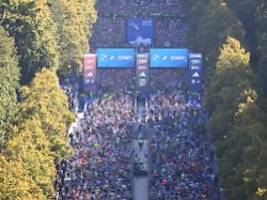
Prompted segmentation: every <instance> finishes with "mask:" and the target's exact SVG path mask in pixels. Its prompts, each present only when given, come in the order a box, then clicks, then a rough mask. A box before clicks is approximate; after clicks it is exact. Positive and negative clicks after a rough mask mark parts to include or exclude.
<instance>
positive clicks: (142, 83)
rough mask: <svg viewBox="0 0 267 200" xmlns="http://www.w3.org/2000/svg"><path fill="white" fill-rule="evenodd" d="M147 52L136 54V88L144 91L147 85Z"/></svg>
mask: <svg viewBox="0 0 267 200" xmlns="http://www.w3.org/2000/svg"><path fill="white" fill-rule="evenodd" d="M148 70H149V54H137V55H136V81H137V88H139V90H140V91H143V92H145V91H146V90H147V87H148Z"/></svg>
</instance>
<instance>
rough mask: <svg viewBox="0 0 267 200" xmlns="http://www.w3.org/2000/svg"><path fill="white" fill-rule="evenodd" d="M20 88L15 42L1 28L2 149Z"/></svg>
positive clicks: (0, 118) (0, 95) (0, 93)
mask: <svg viewBox="0 0 267 200" xmlns="http://www.w3.org/2000/svg"><path fill="white" fill-rule="evenodd" d="M18 87H19V69H18V58H17V56H16V50H15V48H14V41H13V39H12V38H10V37H9V36H8V34H7V32H5V31H4V30H3V28H2V27H0V148H1V146H2V144H3V142H4V141H5V139H6V137H7V133H8V129H7V128H8V126H9V123H10V121H12V120H13V117H14V115H15V113H16V109H17V95H16V90H17V89H18Z"/></svg>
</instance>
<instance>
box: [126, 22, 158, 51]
mask: <svg viewBox="0 0 267 200" xmlns="http://www.w3.org/2000/svg"><path fill="white" fill-rule="evenodd" d="M153 37H154V27H153V20H152V19H141V18H135V19H130V20H129V21H128V24H127V41H128V44H131V45H141V44H142V45H145V46H148V45H151V44H152V42H153Z"/></svg>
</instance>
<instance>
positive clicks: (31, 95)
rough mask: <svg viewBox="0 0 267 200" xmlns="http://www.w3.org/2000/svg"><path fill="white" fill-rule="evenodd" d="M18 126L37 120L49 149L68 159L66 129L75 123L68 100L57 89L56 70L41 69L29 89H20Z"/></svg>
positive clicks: (68, 149)
mask: <svg viewBox="0 0 267 200" xmlns="http://www.w3.org/2000/svg"><path fill="white" fill-rule="evenodd" d="M22 91H23V92H22V97H23V101H22V103H21V105H20V111H19V115H18V124H22V123H24V121H25V120H27V119H30V118H32V117H35V118H37V119H38V120H40V122H41V124H42V130H43V131H44V133H45V135H46V136H47V138H48V140H49V141H50V143H51V147H50V150H51V151H52V152H53V155H54V156H55V158H56V159H61V158H62V157H65V156H68V155H70V153H71V148H70V146H69V145H68V143H67V129H68V126H69V125H70V123H71V122H72V121H73V120H74V114H73V113H71V112H70V111H69V107H68V101H67V97H66V95H65V94H64V92H63V90H61V89H60V87H59V84H58V79H57V76H56V72H55V71H51V70H49V69H42V70H41V72H39V73H37V74H36V77H35V78H34V79H33V81H32V83H31V84H30V85H29V86H25V87H24V88H22Z"/></svg>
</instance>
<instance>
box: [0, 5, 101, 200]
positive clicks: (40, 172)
mask: <svg viewBox="0 0 267 200" xmlns="http://www.w3.org/2000/svg"><path fill="white" fill-rule="evenodd" d="M95 18H96V12H95V10H94V0H81V1H65V0H55V1H51V2H48V0H38V1H36V0H1V1H0V199H5V200H32V199H35V200H45V199H53V198H54V197H55V191H54V183H55V179H56V163H58V162H60V161H61V160H62V159H63V158H66V157H68V156H70V155H71V154H72V148H71V147H70V145H69V144H68V143H67V130H68V127H69V125H70V123H72V122H73V120H74V114H73V113H72V112H70V111H69V104H68V99H67V97H66V95H65V93H64V92H63V90H62V89H61V88H60V86H59V80H58V78H57V76H56V74H57V71H56V70H58V71H60V72H61V71H62V72H64V71H66V69H67V68H68V65H70V66H72V67H73V68H74V69H79V67H80V58H81V55H82V54H83V53H85V52H87V51H88V49H89V47H88V36H90V34H91V26H92V24H93V23H94V22H95V20H96V19H95ZM20 74H21V75H20ZM20 83H21V84H22V85H20Z"/></svg>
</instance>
